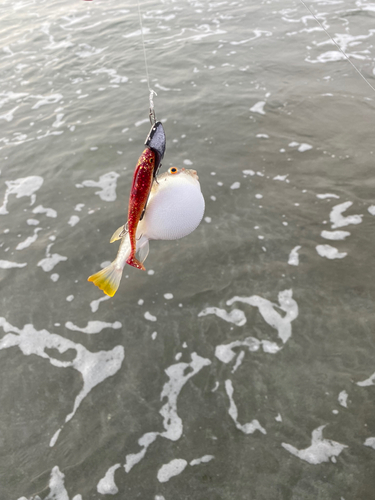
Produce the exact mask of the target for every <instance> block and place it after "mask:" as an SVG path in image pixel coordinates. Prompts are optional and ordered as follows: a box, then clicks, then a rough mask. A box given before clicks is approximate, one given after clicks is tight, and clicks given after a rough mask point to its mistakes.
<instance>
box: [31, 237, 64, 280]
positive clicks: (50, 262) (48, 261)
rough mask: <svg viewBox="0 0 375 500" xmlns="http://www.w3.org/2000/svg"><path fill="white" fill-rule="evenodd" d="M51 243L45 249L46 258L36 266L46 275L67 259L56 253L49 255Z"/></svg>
mask: <svg viewBox="0 0 375 500" xmlns="http://www.w3.org/2000/svg"><path fill="white" fill-rule="evenodd" d="M52 245H53V243H50V244H49V245H48V246H47V248H46V257H45V258H44V259H42V260H40V261H39V262H38V264H37V265H38V266H39V267H41V268H42V269H43V271H45V272H46V273H49V272H50V271H52V269H53V268H54V267H55V266H56V265H57V264H58V263H59V262H64V261H66V260H68V257H65V256H64V255H60V254H58V253H53V254H51V253H50V250H51V248H52Z"/></svg>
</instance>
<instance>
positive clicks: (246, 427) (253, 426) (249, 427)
mask: <svg viewBox="0 0 375 500" xmlns="http://www.w3.org/2000/svg"><path fill="white" fill-rule="evenodd" d="M225 390H226V392H227V395H228V398H229V410H228V413H229V415H230V416H231V417H232V419H233V422H234V423H235V424H236V427H237V429H238V430H240V431H241V432H243V433H244V434H253V433H254V432H255V431H260V432H261V433H262V434H267V432H266V429H264V428H263V427H262V426H261V425H260V423H259V421H258V420H255V419H254V420H252V421H251V422H249V423H247V424H240V423H239V422H238V410H237V406H236V404H235V402H234V399H233V392H234V389H233V384H232V381H231V380H230V379H228V380H226V381H225Z"/></svg>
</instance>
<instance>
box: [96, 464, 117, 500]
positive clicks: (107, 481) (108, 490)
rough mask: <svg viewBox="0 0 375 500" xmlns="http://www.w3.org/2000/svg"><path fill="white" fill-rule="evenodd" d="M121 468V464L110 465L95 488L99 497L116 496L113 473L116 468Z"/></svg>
mask: <svg viewBox="0 0 375 500" xmlns="http://www.w3.org/2000/svg"><path fill="white" fill-rule="evenodd" d="M120 467H121V464H116V465H112V467H110V468H109V469H108V470H107V472H106V474H105V476H104V477H103V478H102V479H101V480H100V481H99V482H98V485H97V487H96V489H97V491H98V493H100V494H101V495H116V493H118V488H117V486H116V483H115V472H116V470H117V469H118V468H120Z"/></svg>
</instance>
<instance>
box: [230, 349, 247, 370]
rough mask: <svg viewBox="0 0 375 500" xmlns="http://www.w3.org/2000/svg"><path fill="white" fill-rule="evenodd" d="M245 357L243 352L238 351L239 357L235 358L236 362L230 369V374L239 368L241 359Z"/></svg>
mask: <svg viewBox="0 0 375 500" xmlns="http://www.w3.org/2000/svg"><path fill="white" fill-rule="evenodd" d="M244 357H245V351H240V353H239V355H238V356H237V358H236V362H235V364H234V366H233V368H232V373H234V372H236V371H237V370H238V368H239V367H240V366H241V364H242V361H243V358H244Z"/></svg>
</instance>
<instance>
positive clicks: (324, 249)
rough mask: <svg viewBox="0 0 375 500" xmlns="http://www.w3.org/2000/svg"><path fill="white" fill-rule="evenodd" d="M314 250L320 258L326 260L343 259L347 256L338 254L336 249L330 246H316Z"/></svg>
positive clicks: (343, 253)
mask: <svg viewBox="0 0 375 500" xmlns="http://www.w3.org/2000/svg"><path fill="white" fill-rule="evenodd" d="M315 248H316V251H317V252H318V254H319V255H320V256H321V257H326V258H327V259H343V258H344V257H346V256H347V255H348V254H347V253H346V252H339V251H338V250H337V248H335V247H332V246H331V245H317V246H316V247H315Z"/></svg>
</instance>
